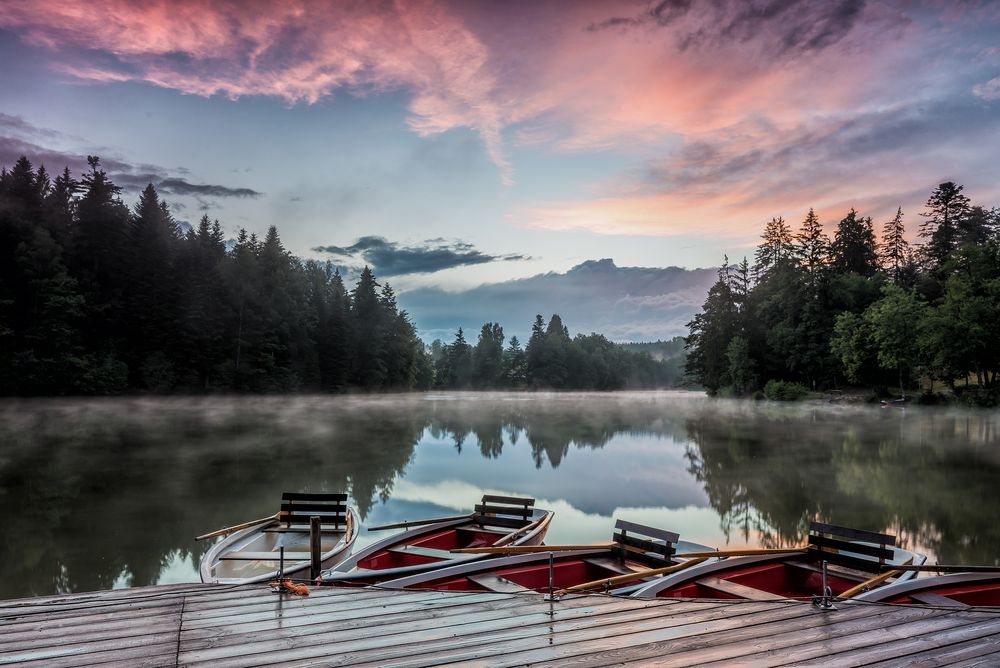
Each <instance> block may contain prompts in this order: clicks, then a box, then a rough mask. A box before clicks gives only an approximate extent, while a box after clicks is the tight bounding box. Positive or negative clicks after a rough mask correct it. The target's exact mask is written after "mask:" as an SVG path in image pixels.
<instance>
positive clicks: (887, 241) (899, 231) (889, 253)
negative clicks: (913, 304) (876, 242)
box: [879, 207, 910, 285]
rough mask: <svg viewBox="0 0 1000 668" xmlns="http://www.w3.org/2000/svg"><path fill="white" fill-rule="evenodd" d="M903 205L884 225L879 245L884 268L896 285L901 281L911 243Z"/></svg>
mask: <svg viewBox="0 0 1000 668" xmlns="http://www.w3.org/2000/svg"><path fill="white" fill-rule="evenodd" d="M905 233H906V229H905V228H904V227H903V207H899V208H897V209H896V215H895V216H893V217H892V220H889V221H886V223H885V224H884V225H883V226H882V244H881V245H880V246H879V251H880V259H881V264H882V269H883V270H885V272H886V273H887V274H889V278H890V279H892V282H893V283H895V284H896V285H899V284H900V283H901V278H902V275H903V270H904V268H905V267H906V263H907V258H908V257H909V253H910V244H909V242H907V241H906V237H905V236H904V235H905Z"/></svg>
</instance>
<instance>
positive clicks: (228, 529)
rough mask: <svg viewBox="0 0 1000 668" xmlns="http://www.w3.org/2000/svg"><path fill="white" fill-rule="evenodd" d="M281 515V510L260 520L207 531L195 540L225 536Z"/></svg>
mask: <svg viewBox="0 0 1000 668" xmlns="http://www.w3.org/2000/svg"><path fill="white" fill-rule="evenodd" d="M279 515H281V511H280V510H279V511H278V512H276V513H275V514H273V515H269V516H268V517H262V518H260V519H259V520H251V521H249V522H244V523H243V524H237V525H236V526H232V527H226V528H225V529H219V530H218V531H213V532H212V533H206V534H204V535H202V536H197V537H195V540H205V539H206V538H215V537H216V536H225V535H226V534H227V533H232V532H234V531H239V530H240V529H246V528H248V527H252V526H256V525H258V524H263V523H264V522H270V521H271V520H276V519H278V516H279Z"/></svg>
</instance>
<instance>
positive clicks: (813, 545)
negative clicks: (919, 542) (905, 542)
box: [807, 522, 896, 573]
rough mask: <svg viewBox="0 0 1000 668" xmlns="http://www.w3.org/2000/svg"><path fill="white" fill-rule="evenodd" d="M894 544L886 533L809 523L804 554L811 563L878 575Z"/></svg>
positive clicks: (892, 537)
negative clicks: (825, 562)
mask: <svg viewBox="0 0 1000 668" xmlns="http://www.w3.org/2000/svg"><path fill="white" fill-rule="evenodd" d="M895 544H896V537H895V536H892V535H890V534H886V533H876V532H874V531H863V530H861V529H851V528H848V527H840V526H836V525H834V524H824V523H822V522H812V523H810V525H809V549H808V551H807V555H808V556H809V558H810V559H811V560H813V561H828V562H830V563H831V564H838V565H840V566H846V567H847V568H854V569H857V570H860V571H866V572H869V573H878V572H879V571H880V570H881V566H882V565H883V564H884V563H886V561H891V560H892V556H893V550H892V547H893V546H894V545H895ZM845 552H850V553H851V554H844V553H845Z"/></svg>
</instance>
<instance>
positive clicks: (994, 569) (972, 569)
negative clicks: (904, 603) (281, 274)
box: [882, 564, 1000, 573]
mask: <svg viewBox="0 0 1000 668" xmlns="http://www.w3.org/2000/svg"><path fill="white" fill-rule="evenodd" d="M882 568H892V569H895V570H897V571H917V572H918V573H935V572H937V573H1000V566H961V565H953V566H952V565H949V566H945V565H944V564H939V565H937V566H927V565H926V564H924V565H921V566H891V565H890V564H885V565H883V566H882Z"/></svg>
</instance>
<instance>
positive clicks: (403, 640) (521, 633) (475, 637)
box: [180, 601, 663, 668]
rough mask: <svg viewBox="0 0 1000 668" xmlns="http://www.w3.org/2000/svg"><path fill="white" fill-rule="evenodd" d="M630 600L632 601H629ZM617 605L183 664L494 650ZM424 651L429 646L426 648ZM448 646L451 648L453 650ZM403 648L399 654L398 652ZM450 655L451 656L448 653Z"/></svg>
mask: <svg viewBox="0 0 1000 668" xmlns="http://www.w3.org/2000/svg"><path fill="white" fill-rule="evenodd" d="M625 605H626V606H627V605H628V602H627V601H626V602H625ZM553 606H554V608H553V609H559V606H558V604H553ZM643 607H644V609H643V610H641V611H636V612H635V613H634V615H630V616H634V617H635V618H637V619H642V618H648V619H649V621H650V622H652V623H659V620H661V619H662V618H663V611H662V606H661V605H657V604H655V602H647V605H646V606H643ZM618 612H620V611H618V610H615V609H612V608H609V607H608V606H604V607H602V608H600V609H597V610H594V609H593V608H591V607H589V606H588V607H585V608H584V607H579V606H577V607H576V608H570V609H560V612H559V615H558V616H557V617H553V616H551V615H550V614H549V612H548V610H545V611H541V612H538V611H536V612H531V613H526V614H519V613H518V612H517V611H516V610H514V611H512V614H511V615H510V616H508V617H506V618H503V619H499V620H495V621H490V622H480V623H470V624H465V623H462V622H461V620H456V622H457V623H453V624H450V625H448V626H440V625H437V626H434V627H432V628H429V629H419V628H418V629H416V630H413V631H411V630H409V629H408V627H407V626H405V625H404V626H399V627H396V626H394V627H389V628H387V630H386V631H387V632H386V633H385V634H373V633H371V632H370V631H366V630H364V629H361V630H360V631H359V632H358V633H357V634H356V637H355V634H352V636H351V637H349V638H342V637H339V634H336V635H335V636H333V637H328V636H320V637H311V636H310V637H307V638H298V639H296V641H295V642H294V644H292V643H289V644H288V645H287V646H283V647H282V648H281V651H280V655H279V654H275V653H274V652H275V646H274V643H268V642H267V641H266V639H259V640H258V642H256V643H254V644H253V645H252V646H248V645H246V644H244V645H242V646H240V647H236V648H220V650H225V651H211V650H209V651H206V652H196V653H187V652H186V651H185V650H184V648H183V647H182V651H181V655H180V659H181V661H182V662H183V663H184V664H185V665H198V664H199V663H203V665H206V666H213V667H216V668H227V667H231V666H256V665H269V664H272V663H274V662H276V661H280V662H281V663H282V665H285V666H291V665H295V664H296V662H301V663H303V664H309V663H312V662H314V661H316V660H317V659H322V660H323V661H326V662H329V655H330V654H331V653H336V654H337V656H338V662H339V663H341V664H346V663H350V662H352V661H354V660H355V657H357V656H362V655H364V656H367V655H368V654H371V653H376V654H378V653H386V652H388V653H391V654H394V655H397V656H399V655H402V656H410V655H412V654H413V653H417V652H419V651H420V650H421V649H422V648H426V647H428V646H432V647H441V646H446V647H449V648H451V647H454V646H456V645H458V646H470V645H471V646H476V647H479V648H481V649H482V648H488V649H489V651H490V652H491V653H493V654H495V653H496V652H497V651H498V648H499V647H504V646H505V645H504V644H503V643H507V642H509V641H512V640H516V639H521V638H523V637H526V636H529V635H530V636H532V637H537V636H539V635H546V634H550V633H552V632H553V629H554V627H559V628H563V627H565V628H577V627H579V628H586V627H590V626H593V625H594V624H595V623H597V624H602V623H603V624H621V623H622V618H621V616H620V615H619V614H617V613H618ZM248 649H252V650H256V651H255V652H254V654H255V656H254V657H249V656H247V654H246V652H247V650H248ZM424 651H426V649H424ZM449 651H450V650H449ZM400 653H401V654H400ZM446 656H450V655H446Z"/></svg>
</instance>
